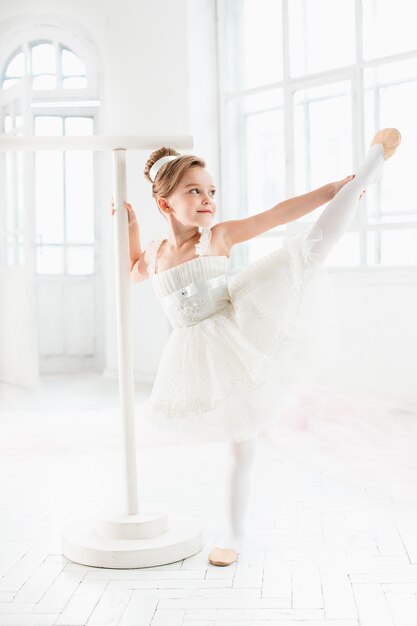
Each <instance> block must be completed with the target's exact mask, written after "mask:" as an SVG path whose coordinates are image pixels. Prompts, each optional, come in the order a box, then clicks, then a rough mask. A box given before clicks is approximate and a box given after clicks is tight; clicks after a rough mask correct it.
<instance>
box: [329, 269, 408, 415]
mask: <svg viewBox="0 0 417 626" xmlns="http://www.w3.org/2000/svg"><path fill="white" fill-rule="evenodd" d="M332 283H333V285H334V286H335V296H336V302H337V313H338V320H339V331H340V339H341V346H340V354H339V361H338V363H337V366H336V367H335V368H334V369H333V370H332V372H331V373H330V375H329V378H330V379H331V380H332V381H333V382H334V384H336V385H337V386H338V387H340V388H343V389H344V390H352V391H360V392H362V393H364V394H376V395H380V396H382V397H384V398H387V399H392V400H393V401H394V402H396V403H398V404H401V405H402V406H403V407H404V408H405V409H411V410H415V409H416V408H417V357H416V348H417V324H416V320H417V272H416V270H415V269H410V270H400V269H392V270H388V269H387V270H382V271H380V270H379V269H376V270H368V271H365V272H360V273H356V272H339V271H338V272H336V273H333V274H332Z"/></svg>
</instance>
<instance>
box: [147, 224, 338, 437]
mask: <svg viewBox="0 0 417 626" xmlns="http://www.w3.org/2000/svg"><path fill="white" fill-rule="evenodd" d="M321 236H322V234H320V235H319V238H321ZM316 241H317V239H316ZM312 245H313V240H311V239H307V237H306V233H301V234H298V235H295V236H292V237H288V238H286V239H285V240H284V242H283V244H282V246H281V247H279V248H277V249H276V250H273V251H272V252H270V253H269V254H266V255H264V256H263V257H261V258H259V259H256V260H255V261H253V262H251V263H249V264H248V265H247V266H246V267H244V268H243V269H241V270H240V271H239V272H238V273H237V274H235V275H232V276H229V277H228V286H229V294H230V303H229V304H228V306H227V307H226V308H223V309H222V310H221V311H219V312H217V313H215V314H213V315H212V316H210V317H208V318H206V319H204V320H202V321H201V322H199V323H197V324H193V325H190V326H186V327H181V328H173V329H172V331H171V334H170V336H169V338H168V340H167V343H166V345H165V347H164V350H163V352H162V355H161V359H160V362H159V366H158V370H157V374H156V378H155V381H154V384H153V387H152V391H151V393H150V396H149V397H148V398H147V399H146V401H145V402H143V403H142V404H141V405H140V406H139V407H138V410H137V416H138V419H139V422H140V424H141V426H142V428H143V429H144V434H145V431H146V432H147V435H148V437H149V436H150V437H152V436H154V437H155V440H159V441H172V442H178V443H186V442H196V441H199V442H210V441H228V440H232V439H233V440H237V441H239V440H242V439H246V438H248V437H252V436H254V435H256V434H258V433H260V432H263V431H264V430H265V429H268V428H269V427H270V426H273V427H274V426H275V427H276V426H281V425H282V426H286V427H287V426H289V427H291V421H290V423H289V424H288V423H287V424H286V423H285V420H284V415H285V413H286V410H287V409H288V408H290V407H291V404H292V402H293V393H292V392H293V389H294V387H296V386H298V385H299V384H307V383H312V382H314V381H315V380H316V378H317V376H318V375H319V374H320V372H321V371H322V368H323V366H324V365H328V363H329V362H330V361H331V359H332V358H334V355H335V354H336V351H337V323H336V315H335V312H334V300H333V295H332V291H331V289H330V285H329V279H328V276H327V273H326V271H325V270H324V269H323V267H322V266H321V265H320V264H319V263H315V262H314V261H315V257H314V254H313V252H312V250H311V248H312ZM152 433H153V435H152Z"/></svg>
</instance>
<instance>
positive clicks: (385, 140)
mask: <svg viewBox="0 0 417 626" xmlns="http://www.w3.org/2000/svg"><path fill="white" fill-rule="evenodd" d="M400 141H401V136H400V133H399V132H398V131H397V130H396V129H394V128H392V129H391V128H389V129H383V130H381V131H379V132H378V133H377V134H376V135H375V137H374V140H373V142H372V144H371V146H370V147H369V149H368V152H367V153H366V155H365V158H364V160H363V161H362V163H361V165H360V167H359V168H358V171H357V172H356V174H355V178H353V179H352V180H351V181H349V182H348V183H346V184H345V185H344V186H343V187H342V188H341V189H340V190H339V191H338V192H337V194H336V195H335V197H334V198H333V199H332V200H331V201H330V202H329V204H328V205H327V206H326V208H325V209H324V211H323V212H322V214H321V215H320V217H319V218H318V220H317V222H316V223H315V224H314V226H313V227H312V229H311V231H310V232H309V233H308V235H307V239H317V238H319V237H322V238H321V240H320V241H315V242H314V244H313V245H312V247H311V251H312V252H314V257H315V261H314V262H317V263H319V264H320V263H323V262H324V260H325V259H326V257H327V255H328V254H329V252H330V250H331V249H332V248H333V246H334V245H335V244H336V242H337V241H338V240H339V239H340V237H341V236H342V235H343V233H344V232H345V231H346V230H347V229H348V227H349V224H350V222H351V220H352V217H353V215H354V213H355V209H356V207H357V205H358V201H359V196H360V193H361V192H362V191H363V190H364V189H365V188H366V186H367V185H369V184H370V183H372V182H373V181H374V180H375V178H376V177H378V174H379V172H380V171H381V168H382V167H383V164H384V161H385V160H386V159H387V158H390V157H391V156H392V155H393V154H394V152H395V149H396V148H397V146H398V145H399V143H400ZM374 142H375V143H374Z"/></svg>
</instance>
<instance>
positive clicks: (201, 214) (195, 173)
mask: <svg viewBox="0 0 417 626" xmlns="http://www.w3.org/2000/svg"><path fill="white" fill-rule="evenodd" d="M215 193H216V188H215V185H214V183H213V178H212V177H211V175H210V174H209V172H208V171H207V170H206V169H205V168H203V167H192V168H191V169H189V170H188V171H187V172H186V173H185V174H184V175H183V177H182V179H181V180H180V182H179V184H178V186H177V188H176V190H175V191H174V193H172V194H171V195H170V196H169V198H158V202H160V201H161V204H160V205H159V206H160V207H161V208H162V209H165V213H169V214H170V215H171V216H172V217H175V218H176V219H177V220H178V221H179V222H181V223H182V224H184V225H187V226H209V225H210V224H211V222H212V221H213V217H214V214H215V212H216V202H215V199H214V197H215ZM167 207H171V210H170V211H167Z"/></svg>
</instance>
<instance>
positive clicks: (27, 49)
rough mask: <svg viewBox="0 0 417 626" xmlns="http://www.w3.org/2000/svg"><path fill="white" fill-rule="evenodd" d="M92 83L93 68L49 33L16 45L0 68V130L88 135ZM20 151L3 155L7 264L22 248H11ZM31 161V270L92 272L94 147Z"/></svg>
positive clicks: (92, 118)
mask: <svg viewBox="0 0 417 626" xmlns="http://www.w3.org/2000/svg"><path fill="white" fill-rule="evenodd" d="M95 83H96V78H95V75H94V72H93V71H92V72H89V70H88V67H86V64H85V63H84V61H83V60H82V59H81V58H80V56H79V55H78V54H76V52H74V51H73V50H71V49H70V47H69V46H68V45H64V44H63V43H60V42H59V41H56V39H55V40H52V39H51V40H48V39H43V40H32V41H29V42H27V43H25V44H24V45H21V46H19V47H18V48H16V49H15V50H14V51H13V52H12V53H11V54H10V56H9V57H8V58H7V59H6V60H5V62H4V65H3V67H2V68H1V72H0V89H1V90H2V93H0V96H1V107H0V113H1V115H0V121H1V131H0V132H2V133H4V134H11V135H21V134H29V135H30V134H34V135H62V136H64V135H93V134H95V122H96V116H97V109H98V101H97V100H96V99H94V95H95V94H96V88H97V86H96V84H95ZM21 156H22V155H21V153H20V152H17V153H8V154H7V155H6V159H7V160H6V181H7V184H6V186H7V193H6V199H7V202H6V204H7V215H8V216H9V219H8V223H7V224H6V228H7V230H8V232H10V233H14V235H13V236H12V235H10V237H9V240H8V251H7V258H8V259H9V261H10V263H12V262H16V259H15V257H16V250H19V251H21V248H22V246H21V245H20V246H19V247H18V246H17V243H19V237H18V236H17V235H18V234H19V224H18V222H17V216H19V215H20V214H21V212H22V206H21V205H22V202H21V198H20V196H21V191H22V189H23V187H24V181H23V180H22V179H21V175H22V168H21V167H19V165H20V160H19V159H21ZM33 165H34V213H35V225H36V228H35V230H36V271H37V273H38V274H45V275H52V274H56V275H91V274H94V273H95V254H94V239H95V235H94V230H95V228H94V226H95V225H94V152H93V151H91V152H89V151H82V150H80V151H75V150H69V151H62V150H57V151H50V150H44V151H42V150H39V151H37V152H35V153H34V161H33ZM15 173H17V174H18V176H16V175H15ZM19 176H20V177H19ZM18 191H19V193H17V192H18ZM19 194H20V195H19ZM21 222H22V223H23V221H22V220H21Z"/></svg>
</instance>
